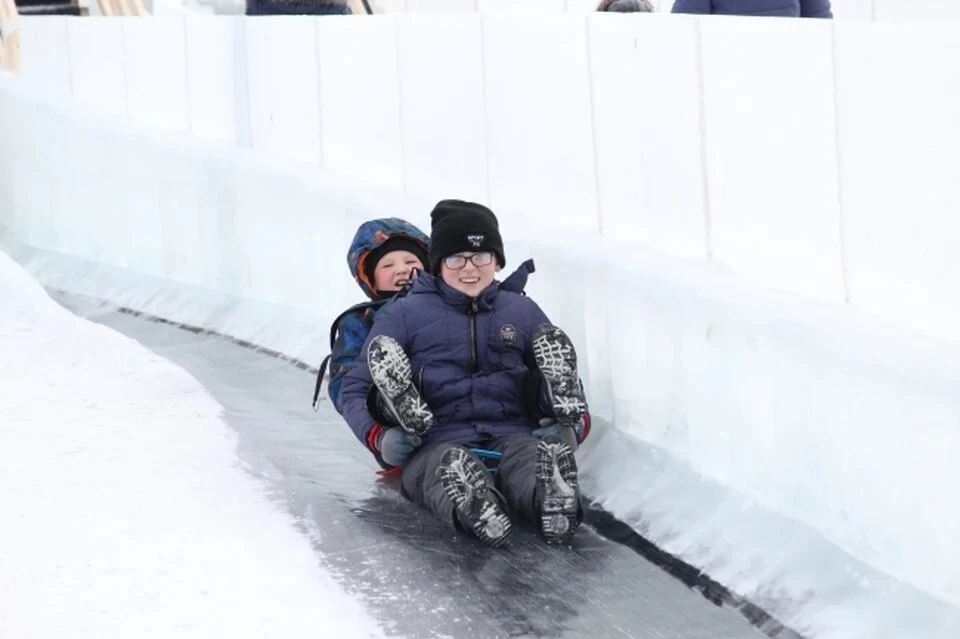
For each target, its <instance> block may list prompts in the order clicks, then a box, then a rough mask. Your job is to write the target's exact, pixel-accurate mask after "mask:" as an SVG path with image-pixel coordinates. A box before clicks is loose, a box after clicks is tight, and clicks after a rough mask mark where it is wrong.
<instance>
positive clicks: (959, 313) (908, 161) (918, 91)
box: [837, 25, 960, 339]
mask: <svg viewBox="0 0 960 639" xmlns="http://www.w3.org/2000/svg"><path fill="white" fill-rule="evenodd" d="M944 60H951V61H954V62H956V61H958V60H960V26H956V25H952V26H943V27H934V28H930V27H926V26H924V27H920V26H919V25H918V26H916V27H912V26H901V25H897V26H893V25H887V26H885V27H883V28H878V27H874V28H870V29H865V28H863V27H862V26H861V25H838V26H837V87H838V95H837V101H838V108H839V124H840V129H839V130H840V158H841V169H842V172H841V184H842V185H843V211H844V240H845V243H846V250H847V256H848V257H847V271H848V275H849V282H850V296H851V301H852V302H853V303H854V304H856V305H857V306H858V307H860V308H864V309H868V310H871V311H873V312H875V313H877V314H878V315H879V316H881V317H885V318H890V319H896V320H899V321H902V322H905V323H909V324H911V325H912V326H914V327H916V328H920V329H921V330H925V331H927V332H931V333H935V334H939V335H943V336H946V337H950V338H954V339H956V338H957V335H958V329H957V327H958V325H960V288H958V286H957V283H958V282H960V258H958V253H957V247H958V237H960V219H958V216H957V211H958V203H960V181H958V179H957V172H958V169H960V117H958V115H957V114H960V74H958V73H957V71H956V70H954V71H953V73H948V74H946V75H945V72H944V67H943V61H944Z"/></svg>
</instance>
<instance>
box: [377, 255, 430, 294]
mask: <svg viewBox="0 0 960 639" xmlns="http://www.w3.org/2000/svg"><path fill="white" fill-rule="evenodd" d="M415 268H416V269H420V270H421V271H422V270H423V264H422V263H421V262H420V260H419V259H418V258H417V256H416V255H414V254H413V253H411V252H410V251H390V252H389V253H387V254H386V255H384V256H383V257H381V258H380V261H379V262H377V266H376V268H375V269H373V286H374V288H376V289H377V292H378V293H393V292H396V291H399V290H400V289H402V288H403V287H404V286H406V285H407V283H408V282H409V281H410V273H411V271H413V269H415Z"/></svg>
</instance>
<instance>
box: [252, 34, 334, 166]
mask: <svg viewBox="0 0 960 639" xmlns="http://www.w3.org/2000/svg"><path fill="white" fill-rule="evenodd" d="M243 24H244V27H245V29H246V47H245V52H246V56H245V62H246V66H247V90H248V95H249V97H250V129H251V135H252V141H253V147H254V148H255V149H257V150H258V151H263V152H264V153H268V154H270V155H273V156H276V157H281V158H289V159H294V160H300V161H304V162H316V163H319V162H321V158H322V156H321V151H320V148H321V147H320V143H321V141H320V93H319V91H320V87H319V85H318V82H317V78H318V70H317V20H316V19H310V18H303V19H296V20H291V19H290V18H288V17H286V16H259V17H258V18H257V19H256V20H246V21H244V23H243Z"/></svg>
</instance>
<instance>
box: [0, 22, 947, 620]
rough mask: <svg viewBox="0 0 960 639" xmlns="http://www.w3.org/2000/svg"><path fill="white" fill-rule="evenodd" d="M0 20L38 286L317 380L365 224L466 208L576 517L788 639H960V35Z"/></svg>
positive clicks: (2, 216) (10, 234)
mask: <svg viewBox="0 0 960 639" xmlns="http://www.w3.org/2000/svg"><path fill="white" fill-rule="evenodd" d="M24 23H25V26H24V61H25V78H24V79H15V78H13V77H4V78H2V79H0V122H2V123H3V126H2V133H0V135H2V138H0V225H2V229H0V230H2V231H3V241H4V246H5V247H6V249H7V250H8V251H9V252H11V254H13V255H14V256H15V257H16V258H17V259H18V260H20V261H21V262H22V263H24V264H25V265H26V266H27V268H28V269H29V270H30V271H31V272H32V273H33V274H34V275H35V276H36V277H37V278H38V279H39V280H40V281H41V282H42V283H43V284H45V285H47V286H50V287H54V288H62V289H65V290H69V291H72V292H78V293H85V294H89V295H92V296H95V297H99V298H103V299H107V300H110V301H112V302H114V303H117V304H122V305H124V306H129V307H132V308H135V309H139V310H142V311H146V312H150V313H153V314H156V315H159V316H162V317H165V318H169V319H171V320H176V321H182V322H186V323H190V324H194V325H200V326H203V327H207V328H211V329H215V330H218V331H222V332H224V333H227V334H230V335H233V336H236V337H238V338H242V339H247V340H250V341H253V342H255V343H257V344H262V345H264V346H266V347H269V348H272V349H276V350H278V351H281V352H283V353H287V354H289V355H291V356H295V357H298V358H301V359H304V360H306V361H308V362H311V363H316V362H318V361H319V360H320V358H321V357H322V356H323V355H324V354H325V352H326V344H325V340H326V331H327V327H328V326H329V322H330V321H331V320H332V319H333V316H334V315H336V314H337V313H338V312H339V311H340V310H341V309H342V308H344V307H345V306H346V305H348V304H350V303H352V302H355V301H356V300H357V299H358V294H359V293H358V290H357V289H356V288H355V285H354V284H353V283H352V281H350V279H349V275H348V273H347V269H346V265H345V253H346V247H347V244H348V242H349V240H350V238H351V236H352V234H353V232H354V230H355V229H356V227H357V226H358V225H359V224H360V223H361V222H362V221H363V220H366V219H369V218H371V217H374V216H382V215H388V214H389V215H399V216H403V217H407V218H408V219H411V220H412V221H414V222H416V223H418V224H420V225H422V226H423V227H427V226H428V219H427V214H428V212H429V210H430V208H431V206H432V204H433V202H434V201H435V200H436V199H438V198H439V197H450V196H454V197H465V198H475V199H479V200H481V201H485V202H488V203H491V204H492V206H493V207H494V208H495V210H497V211H498V212H499V213H500V214H501V217H502V220H503V227H504V228H503V231H504V235H505V237H506V238H507V260H508V263H509V264H508V270H509V267H510V266H515V265H517V264H519V263H520V261H521V260H522V259H524V258H526V257H528V256H533V257H535V258H536V260H537V264H538V272H537V274H536V275H535V276H534V277H533V281H532V284H531V287H530V292H531V294H532V295H534V296H535V297H536V299H538V301H539V302H540V303H541V304H542V305H543V306H544V308H545V309H546V310H547V312H548V314H549V315H550V316H551V317H552V318H553V319H554V321H556V322H557V323H558V324H560V325H562V326H564V327H565V328H566V329H568V330H569V331H570V332H571V334H572V335H573V337H574V339H575V341H576V343H577V345H578V348H579V349H580V351H581V353H582V361H583V372H584V375H585V377H586V382H587V385H588V390H589V394H590V399H591V407H592V409H593V411H594V413H595V414H596V416H597V418H598V420H599V421H601V422H603V425H604V426H605V427H603V428H598V432H597V434H596V435H595V436H594V437H592V438H591V441H590V442H589V445H588V446H585V447H584V449H583V450H582V460H583V466H584V469H585V476H586V482H587V486H588V488H589V491H590V493H591V495H593V496H594V497H595V498H597V499H598V501H599V502H600V503H601V504H602V505H603V506H605V507H606V508H607V509H609V510H610V511H612V512H613V513H614V514H615V515H617V516H619V517H620V518H622V519H624V520H626V521H628V522H629V523H631V524H632V525H633V526H634V527H635V528H637V529H638V530H640V531H641V532H642V533H643V534H645V535H646V536H647V537H649V538H650V539H652V540H653V541H655V542H657V543H658V544H660V545H661V546H662V547H664V548H665V549H667V550H668V551H670V552H672V553H674V554H676V555H678V556H680V557H682V558H684V559H685V560H687V561H689V562H690V563H693V564H695V565H697V566H699V567H702V568H703V569H704V570H705V571H707V572H708V573H709V574H710V575H711V576H713V577H714V578H716V579H718V580H719V581H721V582H722V583H724V584H726V585H728V586H730V587H731V588H733V589H734V590H736V591H737V592H739V593H741V594H744V595H746V596H748V597H750V598H751V599H753V600H754V601H756V602H757V603H760V604H761V605H763V606H764V607H765V608H766V609H767V610H768V611H770V612H771V613H773V614H774V615H776V616H777V617H778V618H779V619H780V620H781V621H783V622H784V623H787V624H789V625H790V626H792V627H794V628H796V629H798V630H800V631H801V632H803V633H805V634H807V635H809V636H812V637H871V638H874V637H897V638H901V637H926V638H930V637H941V636H942V637H956V636H958V635H960V555H957V554H956V553H955V548H956V547H957V542H958V540H960V511H957V509H956V508H955V507H954V506H953V504H954V502H955V500H954V499H953V492H954V491H953V488H952V487H953V486H955V485H957V484H958V483H960V470H958V469H957V465H956V461H955V460H956V459H958V457H960V393H958V392H957V391H958V389H960V357H958V355H960V345H958V344H960V339H958V338H960V328H958V327H960V322H958V321H957V320H958V319H960V289H958V287H957V286H956V285H955V282H956V281H957V279H958V276H960V258H958V257H957V254H956V251H955V244H956V242H955V239H954V238H955V237H956V236H957V227H958V226H960V222H958V221H957V217H956V211H957V209H958V207H960V183H958V182H957V180H956V173H957V168H958V166H960V157H958V156H960V120H958V119H957V118H956V117H955V114H956V113H960V73H958V72H957V67H956V65H957V63H956V61H957V60H960V37H958V36H960V28H957V27H948V26H938V25H906V24H873V23H862V24H861V23H833V22H822V21H800V20H756V19H738V18H703V19H697V18H689V17H681V16H649V15H646V16H627V17H624V16H608V15H600V16H589V17H587V18H585V17H583V16H570V15H557V16H536V17H529V16H491V15H487V16H483V17H481V16H479V15H460V16H402V17H400V18H394V17H381V18H357V19H351V18H344V19H341V18H324V19H319V20H314V19H267V18H264V19H257V20H244V19H240V18H238V19H212V18H189V19H180V18H177V19H97V20H70V19H62V18H43V19H39V18H37V19H25V20H24ZM438 48H439V49H441V50H443V51H444V55H443V56H437V55H436V54H435V52H436V50H437V49H438ZM520 51H522V52H523V54H522V55H519V54H518V52H520ZM278 60H296V64H282V63H278ZM69 96H72V98H73V99H67V98H68V97H69ZM245 146H246V147H251V148H249V149H244V148H240V147H245ZM310 390H311V388H310V384H309V382H307V383H306V384H305V388H304V401H309V400H308V397H309V393H310Z"/></svg>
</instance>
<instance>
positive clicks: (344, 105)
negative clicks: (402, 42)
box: [317, 16, 403, 186]
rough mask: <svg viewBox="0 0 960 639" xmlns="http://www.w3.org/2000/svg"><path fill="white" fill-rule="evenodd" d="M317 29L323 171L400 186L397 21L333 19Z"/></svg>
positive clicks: (333, 17)
mask: <svg viewBox="0 0 960 639" xmlns="http://www.w3.org/2000/svg"><path fill="white" fill-rule="evenodd" d="M317 24H318V29H319V30H318V32H317V34H318V47H317V55H318V61H319V66H320V115H321V121H322V128H323V164H324V166H326V167H327V168H330V169H334V170H336V171H338V172H341V173H344V174H346V175H354V176H360V177H363V178H367V179H369V180H371V181H375V182H377V183H381V184H386V185H390V186H402V185H403V153H402V150H401V135H400V91H399V88H398V78H397V35H396V30H395V24H394V21H393V19H392V18H390V17H385V16H374V17H369V16H368V17H365V18H363V19H355V18H351V17H339V16H330V17H325V18H321V19H320V20H319V21H318V22H317Z"/></svg>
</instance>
